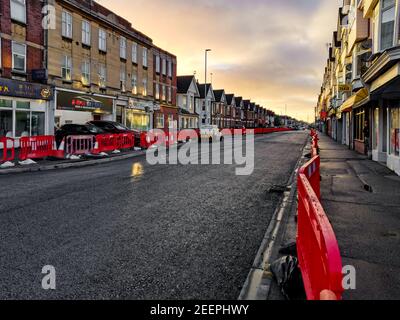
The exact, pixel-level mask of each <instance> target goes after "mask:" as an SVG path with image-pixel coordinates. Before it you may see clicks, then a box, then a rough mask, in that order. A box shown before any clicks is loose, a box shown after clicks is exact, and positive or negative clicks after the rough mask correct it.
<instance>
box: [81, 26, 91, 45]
mask: <svg viewBox="0 0 400 320" xmlns="http://www.w3.org/2000/svg"><path fill="white" fill-rule="evenodd" d="M82 43H83V44H85V45H87V46H90V22H89V21H86V20H83V21H82Z"/></svg>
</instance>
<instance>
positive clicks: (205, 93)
mask: <svg viewBox="0 0 400 320" xmlns="http://www.w3.org/2000/svg"><path fill="white" fill-rule="evenodd" d="M210 51H211V49H206V50H205V83H204V106H205V108H206V111H207V56H208V53H209V52H210Z"/></svg>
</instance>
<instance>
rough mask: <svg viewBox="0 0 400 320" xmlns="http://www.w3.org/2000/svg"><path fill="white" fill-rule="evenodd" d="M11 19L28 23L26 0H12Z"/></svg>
mask: <svg viewBox="0 0 400 320" xmlns="http://www.w3.org/2000/svg"><path fill="white" fill-rule="evenodd" d="M10 7H11V19H13V20H16V21H19V22H22V23H26V1H25V0H11V1H10Z"/></svg>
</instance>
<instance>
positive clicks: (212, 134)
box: [199, 125, 223, 143]
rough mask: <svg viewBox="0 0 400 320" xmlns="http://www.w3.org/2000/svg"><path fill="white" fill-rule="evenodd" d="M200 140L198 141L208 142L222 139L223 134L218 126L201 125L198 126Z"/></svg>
mask: <svg viewBox="0 0 400 320" xmlns="http://www.w3.org/2000/svg"><path fill="white" fill-rule="evenodd" d="M200 138H201V139H200V140H199V141H209V142H211V143H212V142H215V141H222V140H223V136H222V133H221V132H220V131H219V129H218V126H213V125H209V126H202V127H201V128H200Z"/></svg>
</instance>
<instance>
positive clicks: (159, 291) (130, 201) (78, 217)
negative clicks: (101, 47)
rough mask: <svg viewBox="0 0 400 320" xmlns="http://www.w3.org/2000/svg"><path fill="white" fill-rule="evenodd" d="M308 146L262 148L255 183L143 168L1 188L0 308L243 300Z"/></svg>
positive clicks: (10, 180) (296, 138) (68, 174)
mask: <svg viewBox="0 0 400 320" xmlns="http://www.w3.org/2000/svg"><path fill="white" fill-rule="evenodd" d="M305 141H306V133H305V132H295V133H279V134H271V135H267V136H262V137H257V138H256V144H255V149H256V155H255V170H254V172H253V174H252V175H250V176H236V175H235V168H236V166H234V165H207V166H205V165H203V166H201V165H188V166H183V165H168V166H166V165H158V166H150V165H149V164H147V163H146V159H145V158H144V157H143V158H137V159H133V160H132V159H131V160H124V161H119V162H113V163H110V164H106V165H100V166H95V167H87V168H79V169H67V170H60V171H49V172H42V173H40V172H39V173H29V174H20V175H14V176H3V177H0V231H1V232H0V299H15V298H23V299H25V298H35V299H59V298H64V299H236V298H237V297H238V296H239V293H240V290H241V286H242V285H243V283H244V281H245V280H246V277H247V274H248V272H249V269H250V268H251V265H252V263H253V260H254V258H255V255H256V253H257V250H258V248H259V246H260V244H261V241H262V239H263V236H264V234H265V232H266V230H267V228H268V224H269V222H270V219H271V216H272V214H273V212H274V210H275V207H276V205H277V203H278V201H279V196H278V195H269V194H267V192H266V191H267V190H268V189H269V187H271V186H272V185H275V184H286V183H287V181H288V179H289V177H290V175H291V174H292V172H293V169H294V167H295V164H296V162H297V160H298V158H299V157H300V156H301V150H302V148H303V146H304V143H305ZM45 265H52V266H54V267H55V269H56V290H50V291H45V290H43V289H42V287H41V281H42V277H43V276H44V275H42V274H41V271H42V267H43V266H45Z"/></svg>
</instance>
